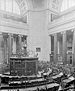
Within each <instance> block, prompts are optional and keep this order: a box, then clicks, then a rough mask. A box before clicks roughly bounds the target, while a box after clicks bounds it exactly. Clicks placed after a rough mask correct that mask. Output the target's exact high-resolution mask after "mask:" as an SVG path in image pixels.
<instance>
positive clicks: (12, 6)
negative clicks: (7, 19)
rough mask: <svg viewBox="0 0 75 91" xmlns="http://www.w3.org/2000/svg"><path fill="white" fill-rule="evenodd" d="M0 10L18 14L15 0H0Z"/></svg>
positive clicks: (18, 10)
mask: <svg viewBox="0 0 75 91" xmlns="http://www.w3.org/2000/svg"><path fill="white" fill-rule="evenodd" d="M0 10H3V11H7V12H11V13H15V14H20V9H19V6H18V4H17V2H16V1H15V0H0Z"/></svg>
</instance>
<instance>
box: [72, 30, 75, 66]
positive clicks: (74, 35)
mask: <svg viewBox="0 0 75 91" xmlns="http://www.w3.org/2000/svg"><path fill="white" fill-rule="evenodd" d="M72 51H73V62H72V64H73V66H75V30H74V33H73V49H72Z"/></svg>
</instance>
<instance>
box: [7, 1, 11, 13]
mask: <svg viewBox="0 0 75 91" xmlns="http://www.w3.org/2000/svg"><path fill="white" fill-rule="evenodd" d="M6 11H8V12H12V0H6Z"/></svg>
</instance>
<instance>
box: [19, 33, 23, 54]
mask: <svg viewBox="0 0 75 91" xmlns="http://www.w3.org/2000/svg"><path fill="white" fill-rule="evenodd" d="M21 38H22V36H21V35H19V52H20V53H21V51H22V45H21V44H22V42H21Z"/></svg>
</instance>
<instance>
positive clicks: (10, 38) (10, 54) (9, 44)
mask: <svg viewBox="0 0 75 91" xmlns="http://www.w3.org/2000/svg"><path fill="white" fill-rule="evenodd" d="M12 43H13V35H12V34H9V37H8V63H9V60H10V57H11V56H12Z"/></svg>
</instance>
